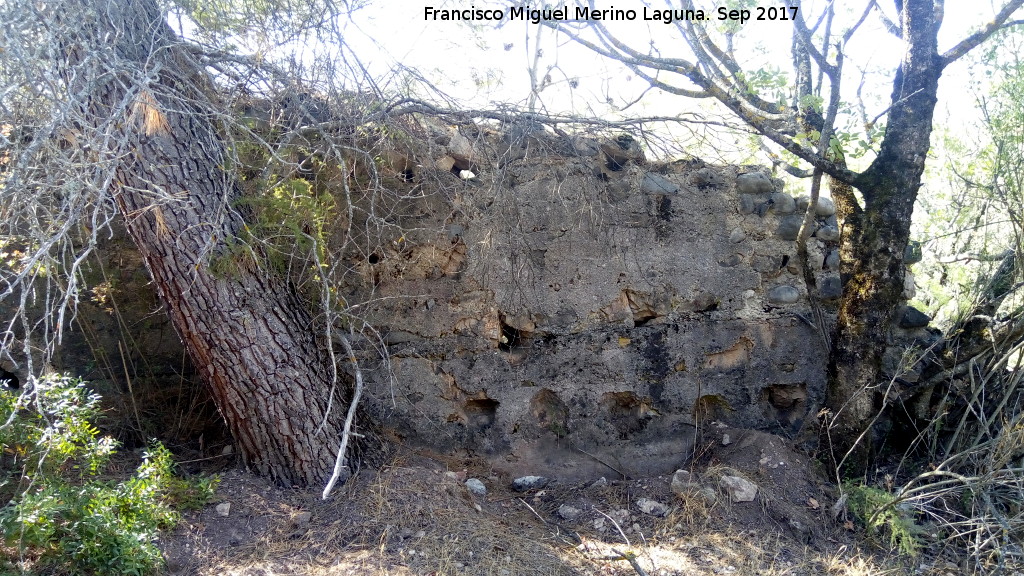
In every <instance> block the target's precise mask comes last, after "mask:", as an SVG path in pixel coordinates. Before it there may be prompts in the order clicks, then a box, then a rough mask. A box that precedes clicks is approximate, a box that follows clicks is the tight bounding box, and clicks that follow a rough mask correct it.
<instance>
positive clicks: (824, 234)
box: [814, 226, 839, 242]
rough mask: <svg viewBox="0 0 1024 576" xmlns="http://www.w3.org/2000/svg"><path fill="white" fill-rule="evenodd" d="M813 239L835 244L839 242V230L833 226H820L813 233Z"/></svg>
mask: <svg viewBox="0 0 1024 576" xmlns="http://www.w3.org/2000/svg"><path fill="white" fill-rule="evenodd" d="M814 237H815V238H817V239H818V240H821V241H822V242H835V241H837V240H839V229H838V228H836V227H835V226H822V227H821V228H818V231H817V232H815V233H814Z"/></svg>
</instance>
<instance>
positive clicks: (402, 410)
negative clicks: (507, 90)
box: [350, 129, 840, 476]
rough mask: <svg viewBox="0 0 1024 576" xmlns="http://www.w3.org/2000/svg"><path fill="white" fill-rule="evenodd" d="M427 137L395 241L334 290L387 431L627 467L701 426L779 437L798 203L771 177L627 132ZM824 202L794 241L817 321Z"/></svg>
mask: <svg viewBox="0 0 1024 576" xmlns="http://www.w3.org/2000/svg"><path fill="white" fill-rule="evenodd" d="M501 138H504V139H503V140H502V139H501ZM494 140H497V144H493V141H494ZM435 142H441V143H445V142H447V145H446V146H444V147H435V148H433V149H432V153H433V154H434V156H433V157H432V158H426V159H423V161H422V163H421V164H420V167H419V169H418V173H417V174H416V176H415V182H418V183H426V184H425V185H422V186H421V187H420V188H418V190H419V192H420V194H421V201H420V204H419V205H420V210H419V212H418V214H419V216H418V217H417V219H416V221H415V224H414V223H413V222H412V221H411V220H407V221H405V222H404V224H403V225H404V226H405V227H407V228H408V229H409V231H408V232H407V233H406V234H404V235H403V236H402V238H401V241H402V242H403V243H405V246H404V248H403V247H396V248H395V249H394V250H390V251H380V252H378V253H374V254H372V255H371V256H370V258H369V259H368V260H367V261H365V262H362V263H361V264H360V265H361V266H362V270H363V276H364V278H365V279H366V282H365V284H364V285H363V286H361V287H353V288H352V289H351V290H352V292H351V294H350V295H351V301H359V300H361V299H362V300H368V301H370V304H368V305H367V306H366V307H365V308H364V309H363V310H364V312H365V313H367V314H368V316H369V317H370V318H371V319H372V321H373V322H374V323H375V324H376V325H378V326H380V327H381V328H382V331H383V333H384V334H385V340H386V341H387V342H388V344H389V351H390V354H391V366H390V368H391V369H390V370H388V369H387V367H385V366H383V365H379V366H376V367H375V369H373V370H371V372H370V376H371V390H370V401H369V403H370V406H371V410H372V412H373V414H374V415H375V416H376V417H377V419H378V420H379V421H381V422H383V423H385V426H386V427H387V428H388V429H389V430H390V431H391V432H392V434H393V435H394V436H396V437H397V438H399V439H401V440H402V441H403V442H406V443H408V444H411V445H414V446H429V447H430V448H431V449H432V450H435V451H437V452H441V453H448V454H468V455H475V456H484V457H487V458H489V459H490V460H491V462H492V463H493V465H494V466H495V467H496V468H498V469H505V470H508V471H510V472H512V473H531V472H532V473H550V474H557V475H562V476H567V475H568V476H572V475H588V474H593V473H597V472H603V473H607V472H608V469H607V467H606V466H611V467H614V468H617V469H619V470H621V471H624V472H627V473H631V474H641V473H647V472H656V471H664V470H671V469H674V467H676V466H677V465H679V464H680V463H681V462H682V461H684V460H685V459H686V458H688V457H689V455H690V450H691V448H692V438H693V435H694V430H695V428H694V427H695V425H697V424H699V423H700V422H702V421H704V422H706V421H710V420H712V419H717V420H721V421H725V422H728V423H730V424H734V425H741V426H746V427H756V428H764V429H771V430H776V431H780V430H781V431H784V432H793V431H795V430H796V429H797V428H799V426H800V425H801V423H802V420H803V419H804V418H805V417H806V416H807V414H808V412H809V411H810V410H813V409H814V407H815V406H817V405H820V402H821V399H822V397H823V394H824V386H825V363H826V357H827V354H826V352H825V347H824V344H823V338H822V336H821V333H820V332H819V331H818V330H817V328H816V325H815V323H814V314H813V312H812V309H811V305H810V302H809V299H808V295H807V294H806V287H805V284H804V281H803V275H802V272H801V270H800V268H799V265H798V262H797V255H796V243H795V242H794V240H795V238H796V233H797V231H798V230H799V226H800V221H801V219H802V214H803V208H805V207H806V199H803V200H801V199H798V198H794V196H793V195H792V192H789V191H786V190H784V189H783V183H782V182H781V181H779V180H774V179H772V178H770V177H768V176H767V175H766V174H765V173H764V171H763V170H762V169H761V168H758V167H734V166H726V167H716V166H708V165H705V164H704V163H702V162H700V161H696V160H689V161H680V162H675V163H670V164H660V165H655V164H652V163H648V162H646V161H645V160H644V159H643V154H642V153H641V152H640V151H639V149H638V148H637V147H636V144H635V143H633V142H632V141H631V140H630V139H629V138H628V137H623V138H620V139H618V140H609V141H606V142H599V141H596V140H588V139H578V140H576V141H571V142H567V141H563V140H559V139H557V138H555V137H554V136H551V137H549V138H547V139H546V140H545V138H544V136H543V135H542V134H541V133H540V132H539V131H538V132H535V133H534V134H533V135H532V136H530V137H529V138H525V139H524V138H520V139H518V140H514V141H511V142H510V139H509V138H508V137H507V136H504V137H492V139H491V140H488V138H487V137H484V136H479V137H478V138H477V139H476V142H472V141H470V139H468V138H467V137H466V136H465V135H463V134H460V133H459V132H457V131H455V130H454V129H452V130H451V131H449V132H448V135H447V140H446V139H445V138H444V136H443V135H442V136H441V137H437V138H435ZM489 142H490V143H491V144H488V143H489ZM474 146H476V147H477V148H474ZM487 146H489V147H487ZM495 150H497V151H498V153H499V154H498V155H497V156H495V155H494V151H495ZM463 169H471V170H472V171H473V172H474V174H475V177H474V178H472V179H469V180H465V181H460V180H459V178H457V177H456V176H454V174H456V173H460V172H461V171H462V170H463ZM463 176H468V174H465V173H463ZM446 177H447V178H446ZM833 212H834V209H833V207H832V205H831V202H829V201H828V199H824V200H823V201H822V203H821V205H820V206H819V215H820V217H819V219H818V222H817V225H816V229H817V231H816V234H815V238H813V239H812V240H811V241H810V254H811V257H810V259H811V266H812V268H813V269H814V270H815V274H816V276H817V285H818V286H819V287H820V288H818V290H819V292H820V293H819V294H818V295H817V296H818V298H819V301H821V302H823V306H824V309H825V312H826V314H825V315H826V318H828V317H830V316H831V314H830V310H831V304H830V302H832V301H834V299H835V298H837V297H838V296H839V293H840V284H839V280H838V255H837V253H836V252H835V246H836V243H837V241H838V230H837V228H836V225H835V220H834V216H833V215H832V214H833ZM370 286H372V288H370ZM371 355H372V354H368V355H367V357H366V359H365V361H367V362H369V361H370V356H371ZM583 452H586V453H587V454H583Z"/></svg>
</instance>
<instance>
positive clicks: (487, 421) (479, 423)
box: [462, 398, 501, 429]
mask: <svg viewBox="0 0 1024 576" xmlns="http://www.w3.org/2000/svg"><path fill="white" fill-rule="evenodd" d="M499 404H501V402H498V401H497V400H495V399H493V398H473V399H471V400H466V402H465V403H464V404H463V405H462V411H463V413H464V414H465V415H466V423H467V424H468V425H470V426H473V427H475V428H479V429H483V428H490V427H491V425H492V424H494V419H495V417H496V416H497V414H498V405H499Z"/></svg>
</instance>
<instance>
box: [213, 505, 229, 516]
mask: <svg viewBox="0 0 1024 576" xmlns="http://www.w3.org/2000/svg"><path fill="white" fill-rule="evenodd" d="M216 510H217V515H218V516H224V517H227V516H229V515H230V514H231V502H221V503H220V504H217V508H216Z"/></svg>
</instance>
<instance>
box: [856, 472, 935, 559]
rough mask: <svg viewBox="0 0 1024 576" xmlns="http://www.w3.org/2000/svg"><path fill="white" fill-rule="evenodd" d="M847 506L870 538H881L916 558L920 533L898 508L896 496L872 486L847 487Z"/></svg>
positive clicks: (901, 509) (905, 513)
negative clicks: (883, 537) (887, 539)
mask: <svg viewBox="0 0 1024 576" xmlns="http://www.w3.org/2000/svg"><path fill="white" fill-rule="evenodd" d="M845 491H846V494H847V495H848V500H847V504H848V505H849V509H850V512H851V513H852V514H853V515H854V517H856V518H857V520H858V521H860V522H861V523H862V524H863V525H864V526H865V527H866V528H867V531H868V534H870V535H879V534H881V535H885V536H888V538H889V545H890V546H892V547H894V548H898V549H899V550H900V552H902V553H904V554H907V555H908V556H916V555H917V551H918V548H919V547H920V541H919V539H918V537H919V536H920V535H921V534H922V529H921V527H920V526H918V525H917V524H916V523H915V522H914V519H913V517H912V515H911V513H909V512H908V511H906V510H904V509H903V508H902V507H901V506H900V502H899V500H898V499H897V497H896V496H894V495H893V494H891V493H889V492H888V491H886V490H882V489H881V488H875V487H873V486H865V485H854V484H848V485H847V486H846V490H845Z"/></svg>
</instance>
